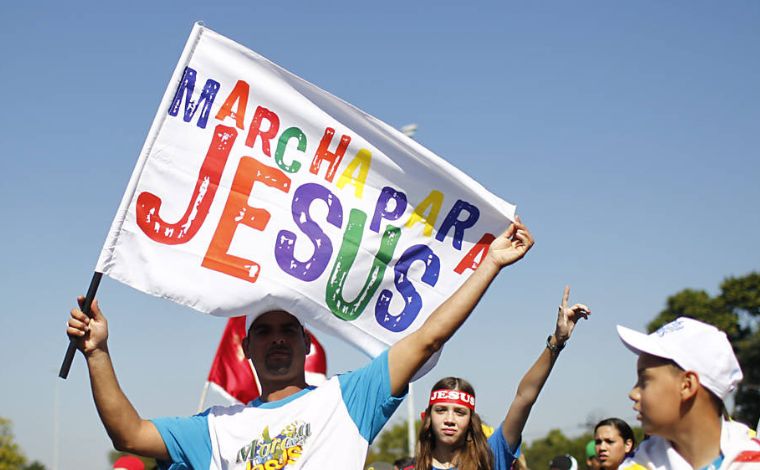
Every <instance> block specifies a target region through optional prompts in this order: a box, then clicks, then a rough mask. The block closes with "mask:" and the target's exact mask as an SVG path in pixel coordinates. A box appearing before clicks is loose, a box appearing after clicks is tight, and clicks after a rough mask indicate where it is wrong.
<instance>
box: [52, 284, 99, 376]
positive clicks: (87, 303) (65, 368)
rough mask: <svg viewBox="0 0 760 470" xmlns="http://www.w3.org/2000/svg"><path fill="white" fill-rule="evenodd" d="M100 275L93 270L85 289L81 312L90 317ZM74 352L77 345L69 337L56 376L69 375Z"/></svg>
mask: <svg viewBox="0 0 760 470" xmlns="http://www.w3.org/2000/svg"><path fill="white" fill-rule="evenodd" d="M102 277H103V273H99V272H95V273H93V274H92V280H91V281H90V288H89V289H87V296H86V297H85V298H84V305H83V306H82V312H84V314H85V315H87V316H88V317H90V318H92V312H91V311H90V307H91V306H92V300H93V299H94V298H95V293H96V292H97V291H98V286H99V285H100V279H101V278H102ZM76 352H77V347H76V345H75V344H74V340H73V339H69V347H68V349H66V356H65V357H64V358H63V364H61V370H60V371H59V372H58V377H60V378H62V379H66V377H68V376H69V369H71V363H72V362H73V361H74V354H76Z"/></svg>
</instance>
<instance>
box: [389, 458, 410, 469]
mask: <svg viewBox="0 0 760 470" xmlns="http://www.w3.org/2000/svg"><path fill="white" fill-rule="evenodd" d="M393 470H414V457H403V458H400V459H398V460H396V461H395V462H393Z"/></svg>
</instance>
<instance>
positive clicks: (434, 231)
mask: <svg viewBox="0 0 760 470" xmlns="http://www.w3.org/2000/svg"><path fill="white" fill-rule="evenodd" d="M330 59H331V60H332V61H334V64H333V65H332V66H336V67H339V66H341V64H345V65H346V66H348V65H349V64H348V62H347V59H345V58H342V57H341V56H340V55H331V56H330ZM347 70H349V72H347V73H350V69H347ZM452 125H456V122H452ZM483 138H484V137H483V136H477V135H474V136H468V135H462V139H469V140H471V141H472V144H473V145H479V143H480V142H481V141H482V139H483ZM506 189H508V188H506ZM514 213H515V208H514V206H512V205H511V204H509V203H507V202H505V201H504V200H502V199H500V198H498V197H496V196H494V195H493V194H492V193H490V192H489V191H488V190H486V189H485V188H484V187H483V186H481V185H480V184H478V183H477V182H476V181H474V180H473V179H472V178H470V177H469V176H467V175H466V174H465V173H464V172H462V171H460V170H459V169H457V168H455V167H454V166H452V165H451V164H449V163H448V162H446V161H445V160H443V159H442V158H440V157H438V156H437V155H435V154H434V153H433V152H431V151H430V150H428V149H426V148H425V147H423V146H422V145H420V144H419V143H417V142H416V141H414V140H412V139H410V138H408V137H406V136H405V135H403V134H402V133H400V132H399V131H397V130H396V129H394V128H393V127H391V126H389V125H387V124H385V123H383V122H382V121H380V120H378V119H376V118H374V117H372V116H370V115H368V114H366V113H364V112H363V111H361V110H359V109H357V108H355V107H353V106H352V105H350V104H349V103H346V102H345V101H342V100H340V99H339V98H336V97H335V96H333V95H331V94H329V93H327V92H326V91H324V90H321V89H320V88H318V87H316V86H314V85H312V84H311V83H309V82H307V81H305V80H303V79H301V78H299V77H297V76H295V75H293V74H292V73H290V72H288V71H286V70H284V69H282V68H281V67H279V66H277V65H275V64H274V63H272V62H270V61H268V60H267V59H265V58H264V57H261V56H260V55H258V54H256V53H255V52H253V51H251V50H249V49H247V48H245V47H243V46H241V45H240V44H237V43H235V42H234V41H232V40H230V39H228V38H226V37H224V36H221V35H219V34H217V33H215V32H213V31H211V30H209V29H207V28H205V27H203V26H201V25H195V27H194V28H193V31H192V33H191V35H190V38H189V40H188V42H187V45H186V46H185V50H184V51H183V53H182V56H181V58H180V62H179V64H178V65H177V68H176V70H175V72H174V75H173V77H172V79H171V81H170V83H169V86H168V87H167V89H166V92H165V94H164V98H163V100H162V101H161V104H160V107H159V110H158V113H157V115H156V117H155V119H154V121H153V125H152V126H151V129H150V131H149V134H148V137H147V139H146V142H145V144H144V146H143V149H142V151H141V153H140V157H139V159H138V162H137V165H136V167H135V170H134V172H133V174H132V178H131V179H130V182H129V185H128V188H127V190H126V192H125V194H124V197H123V198H122V202H121V205H120V207H119V210H118V212H117V214H116V217H115V218H114V222H113V224H112V226H111V230H110V232H109V235H108V238H107V240H106V242H105V245H104V247H103V250H102V252H101V254H100V258H99V260H98V263H97V266H96V270H97V271H99V272H103V273H105V274H107V275H108V276H110V277H112V278H113V279H116V280H119V281H121V282H124V283H126V284H128V285H130V286H132V287H135V288H137V289H139V290H142V291H144V292H147V293H150V294H153V295H156V296H160V297H164V298H167V299H171V300H173V301H175V302H178V303H181V304H184V305H187V306H190V307H192V308H194V309H197V310H199V311H201V312H205V313H209V314H212V315H219V316H238V315H245V314H249V313H254V314H255V313H261V312H265V311H268V310H272V309H283V310H287V311H289V312H291V313H293V314H294V315H296V316H298V317H299V318H300V319H301V320H302V321H305V322H307V323H308V324H311V325H313V326H314V327H316V328H318V329H321V330H324V331H328V332H331V333H333V334H335V335H337V336H340V337H342V338H345V339H346V340H347V341H349V342H351V343H352V344H354V345H355V346H357V347H358V348H360V349H361V350H363V351H365V352H366V353H368V354H369V355H372V356H375V355H377V354H379V353H380V352H382V351H383V350H384V349H386V348H387V347H388V345H390V344H393V343H394V342H396V341H397V340H398V339H400V338H402V337H403V336H405V335H407V334H408V333H410V332H411V331H414V330H415V329H416V328H418V327H419V326H420V325H421V324H422V322H423V321H424V320H425V318H427V316H429V315H430V313H431V312H432V311H433V310H434V309H435V308H436V307H437V306H438V305H440V304H441V303H442V302H443V301H444V300H445V299H446V298H447V297H448V296H449V295H450V294H451V293H452V292H454V291H455V290H456V288H457V287H458V286H460V285H461V284H462V282H463V281H464V280H465V279H466V278H467V276H468V275H469V274H470V273H471V272H472V271H473V270H474V269H475V268H476V267H477V265H478V263H479V261H480V260H481V259H482V257H483V256H484V254H485V253H486V252H487V250H488V247H489V244H490V242H491V241H492V240H493V238H494V235H498V234H500V233H501V232H502V231H503V230H505V229H506V228H507V226H508V225H509V223H510V220H512V219H513V218H514Z"/></svg>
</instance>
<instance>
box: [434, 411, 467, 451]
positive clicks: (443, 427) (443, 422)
mask: <svg viewBox="0 0 760 470" xmlns="http://www.w3.org/2000/svg"><path fill="white" fill-rule="evenodd" d="M430 419H431V426H432V428H433V435H434V436H435V443H436V445H444V446H449V447H459V446H461V445H462V444H464V441H465V438H466V437H467V430H468V429H469V428H470V409H469V408H467V407H465V406H462V405H456V404H454V403H436V404H435V405H433V407H432V408H431V409H430Z"/></svg>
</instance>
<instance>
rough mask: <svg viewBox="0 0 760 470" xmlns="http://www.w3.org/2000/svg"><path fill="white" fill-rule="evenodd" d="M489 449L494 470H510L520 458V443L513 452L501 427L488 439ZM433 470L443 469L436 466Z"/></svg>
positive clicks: (451, 469) (454, 468) (453, 468)
mask: <svg viewBox="0 0 760 470" xmlns="http://www.w3.org/2000/svg"><path fill="white" fill-rule="evenodd" d="M488 447H489V448H490V449H491V454H492V455H493V470H509V469H510V468H511V467H512V462H513V461H514V460H515V459H516V458H518V457H519V456H520V442H518V443H517V445H516V446H515V450H512V448H511V447H510V446H509V443H508V442H507V440H506V439H505V438H504V431H502V430H501V425H499V427H498V428H497V429H496V430H495V431H494V433H493V434H491V437H489V438H488ZM433 470H442V469H440V468H438V467H436V466H435V465H434V466H433ZM450 470H457V467H451V468H450Z"/></svg>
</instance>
